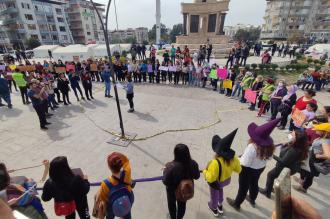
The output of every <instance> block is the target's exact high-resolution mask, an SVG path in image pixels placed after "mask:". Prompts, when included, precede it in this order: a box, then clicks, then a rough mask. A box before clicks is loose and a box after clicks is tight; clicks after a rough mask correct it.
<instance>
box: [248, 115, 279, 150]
mask: <svg viewBox="0 0 330 219" xmlns="http://www.w3.org/2000/svg"><path fill="white" fill-rule="evenodd" d="M280 121H281V119H274V120H272V121H270V122H267V123H265V124H263V125H260V126H258V125H257V124H255V123H254V122H253V123H251V124H250V125H249V126H248V133H249V135H250V138H251V139H252V140H253V142H254V143H256V144H257V145H258V146H262V147H268V146H272V145H273V144H274V141H273V139H272V137H270V134H271V133H272V131H273V130H274V129H275V127H276V125H277V124H278V123H279V122H280Z"/></svg>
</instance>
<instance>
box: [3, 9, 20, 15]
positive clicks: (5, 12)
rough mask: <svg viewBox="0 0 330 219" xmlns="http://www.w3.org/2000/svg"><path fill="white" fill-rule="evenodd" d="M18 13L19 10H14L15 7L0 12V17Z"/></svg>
mask: <svg viewBox="0 0 330 219" xmlns="http://www.w3.org/2000/svg"><path fill="white" fill-rule="evenodd" d="M17 13H18V10H17V8H13V7H10V8H7V9H5V10H3V11H0V16H1V15H6V14H17Z"/></svg>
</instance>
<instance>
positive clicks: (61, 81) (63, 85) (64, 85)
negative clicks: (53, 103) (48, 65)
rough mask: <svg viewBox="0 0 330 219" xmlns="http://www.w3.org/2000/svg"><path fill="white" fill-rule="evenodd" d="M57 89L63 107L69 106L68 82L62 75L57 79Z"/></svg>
mask: <svg viewBox="0 0 330 219" xmlns="http://www.w3.org/2000/svg"><path fill="white" fill-rule="evenodd" d="M57 88H58V89H59V90H60V91H61V93H62V97H63V102H64V105H68V104H71V102H70V100H69V91H70V87H69V80H68V79H67V78H66V77H65V75H64V74H60V77H59V78H58V79H57Z"/></svg>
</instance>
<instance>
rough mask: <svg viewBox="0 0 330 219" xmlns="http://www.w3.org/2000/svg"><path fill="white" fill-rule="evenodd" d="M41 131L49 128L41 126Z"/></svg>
mask: <svg viewBox="0 0 330 219" xmlns="http://www.w3.org/2000/svg"><path fill="white" fill-rule="evenodd" d="M40 129H41V130H48V128H47V127H46V126H41V127H40Z"/></svg>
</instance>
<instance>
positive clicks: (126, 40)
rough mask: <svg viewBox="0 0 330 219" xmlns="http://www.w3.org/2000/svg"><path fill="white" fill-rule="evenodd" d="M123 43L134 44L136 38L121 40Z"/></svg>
mask: <svg viewBox="0 0 330 219" xmlns="http://www.w3.org/2000/svg"><path fill="white" fill-rule="evenodd" d="M123 42H124V43H130V44H136V43H137V41H136V38H135V37H128V38H126V39H124V40H123Z"/></svg>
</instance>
